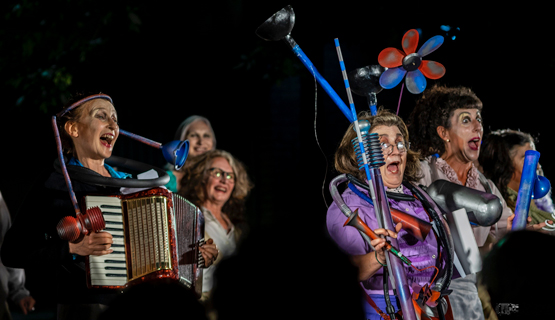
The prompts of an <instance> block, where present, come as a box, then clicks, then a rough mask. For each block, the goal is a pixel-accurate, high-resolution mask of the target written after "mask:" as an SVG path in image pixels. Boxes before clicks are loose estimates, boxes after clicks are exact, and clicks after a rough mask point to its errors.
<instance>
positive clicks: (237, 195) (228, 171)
mask: <svg viewBox="0 0 555 320" xmlns="http://www.w3.org/2000/svg"><path fill="white" fill-rule="evenodd" d="M181 185H182V187H181V189H180V191H179V194H180V195H182V196H183V197H185V198H186V199H188V200H189V201H191V202H192V203H194V204H195V205H196V206H198V207H200V209H201V210H202V213H203V214H204V220H205V227H204V228H205V239H206V240H208V239H213V241H214V243H215V244H216V246H217V248H218V250H219V254H218V256H217V257H218V258H217V260H216V261H215V262H214V266H212V267H210V268H208V269H205V270H204V273H203V282H202V291H203V297H202V301H203V302H204V303H205V305H206V308H207V311H208V315H209V317H213V312H212V306H211V299H210V295H211V290H212V288H213V275H214V270H215V268H214V267H216V266H217V264H218V262H219V261H221V259H225V258H227V257H229V256H231V255H232V254H233V253H234V252H235V250H236V248H237V244H238V241H239V237H240V235H241V232H240V230H239V229H238V228H237V223H239V222H241V221H242V220H243V213H244V209H245V208H244V206H245V201H246V198H247V196H248V194H249V192H250V190H251V188H252V187H253V185H252V183H251V181H250V179H249V177H248V175H247V171H246V170H245V167H244V165H243V164H242V163H241V162H240V161H239V160H237V159H235V158H234V157H233V156H232V155H231V154H230V153H229V152H226V151H223V150H219V149H216V150H212V151H208V152H206V153H204V154H202V155H200V156H198V157H195V158H194V160H193V162H191V163H190V164H189V165H188V166H187V168H186V169H185V174H184V176H183V179H182V183H181Z"/></svg>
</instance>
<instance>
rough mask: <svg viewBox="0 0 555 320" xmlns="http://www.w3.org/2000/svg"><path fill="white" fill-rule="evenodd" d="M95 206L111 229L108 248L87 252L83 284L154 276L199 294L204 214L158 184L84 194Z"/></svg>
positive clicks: (123, 283) (115, 284) (112, 285)
mask: <svg viewBox="0 0 555 320" xmlns="http://www.w3.org/2000/svg"><path fill="white" fill-rule="evenodd" d="M84 204H85V206H86V208H85V209H89V208H92V207H99V208H100V210H101V211H102V215H103V217H104V220H105V222H106V228H105V229H104V230H103V231H105V232H109V233H111V234H112V238H113V244H112V250H113V252H112V253H110V254H107V255H102V256H88V257H87V259H86V260H87V261H86V270H87V285H88V287H89V288H106V289H123V288H125V287H127V286H130V285H132V284H135V283H139V282H144V281H155V280H156V279H166V280H170V281H171V280H175V281H178V282H180V283H182V284H183V285H185V286H187V287H189V288H191V289H193V290H194V291H195V292H196V293H197V295H198V296H199V297H200V295H201V294H202V268H203V264H204V261H203V260H202V255H201V254H200V251H199V249H198V248H199V246H200V245H202V244H204V216H203V214H202V212H201V211H200V210H199V209H198V208H197V207H196V206H195V205H193V204H192V203H190V202H189V201H187V200H186V199H185V198H183V197H181V196H179V195H177V194H173V193H172V192H170V191H168V190H167V189H164V188H153V189H149V190H144V191H140V192H137V193H132V194H127V195H117V196H95V195H89V196H85V198H84Z"/></svg>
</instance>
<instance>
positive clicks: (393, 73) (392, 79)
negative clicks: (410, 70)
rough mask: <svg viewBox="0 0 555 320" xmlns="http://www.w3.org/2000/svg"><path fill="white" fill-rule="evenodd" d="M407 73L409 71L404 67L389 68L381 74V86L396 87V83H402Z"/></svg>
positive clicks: (385, 87) (386, 87)
mask: <svg viewBox="0 0 555 320" xmlns="http://www.w3.org/2000/svg"><path fill="white" fill-rule="evenodd" d="M406 73H407V71H405V69H403V68H393V69H387V70H385V71H384V73H382V75H381V76H380V86H382V87H383V88H384V89H391V88H394V87H395V86H396V85H398V84H399V83H401V80H403V77H404V76H405V74H406Z"/></svg>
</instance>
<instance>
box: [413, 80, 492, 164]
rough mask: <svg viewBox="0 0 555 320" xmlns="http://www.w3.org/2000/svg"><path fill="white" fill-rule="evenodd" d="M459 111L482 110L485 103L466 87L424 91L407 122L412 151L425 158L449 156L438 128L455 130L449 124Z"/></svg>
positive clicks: (436, 86)
mask: <svg viewBox="0 0 555 320" xmlns="http://www.w3.org/2000/svg"><path fill="white" fill-rule="evenodd" d="M457 109H478V111H482V101H481V100H480V99H479V98H478V97H477V96H476V94H475V93H474V92H472V90H470V89H469V88H466V87H453V88H450V87H446V86H443V85H434V86H433V87H432V88H430V89H428V90H426V91H424V93H423V94H422V97H420V99H419V100H418V101H417V102H416V106H415V107H414V109H413V110H412V112H411V114H410V116H409V119H408V121H407V123H408V128H409V131H410V134H411V136H412V148H413V149H414V150H415V151H418V152H420V155H421V156H422V157H424V158H425V157H428V156H430V155H433V154H435V153H437V154H439V155H442V154H443V153H444V152H445V142H444V141H443V140H442V139H441V138H440V137H439V135H438V134H437V127H439V126H442V127H444V128H446V129H449V128H450V127H451V122H450V121H449V120H450V119H451V117H452V116H453V113H454V112H455V110H457Z"/></svg>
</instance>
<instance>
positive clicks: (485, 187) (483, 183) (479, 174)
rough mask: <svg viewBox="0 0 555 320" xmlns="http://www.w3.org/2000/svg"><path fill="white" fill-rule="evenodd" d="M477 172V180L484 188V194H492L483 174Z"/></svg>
mask: <svg viewBox="0 0 555 320" xmlns="http://www.w3.org/2000/svg"><path fill="white" fill-rule="evenodd" d="M477 171H478V180H480V183H481V184H482V186H484V189H486V192H488V193H493V191H492V190H491V186H490V185H489V183H488V178H486V176H484V174H483V173H481V172H480V171H479V170H477Z"/></svg>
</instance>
